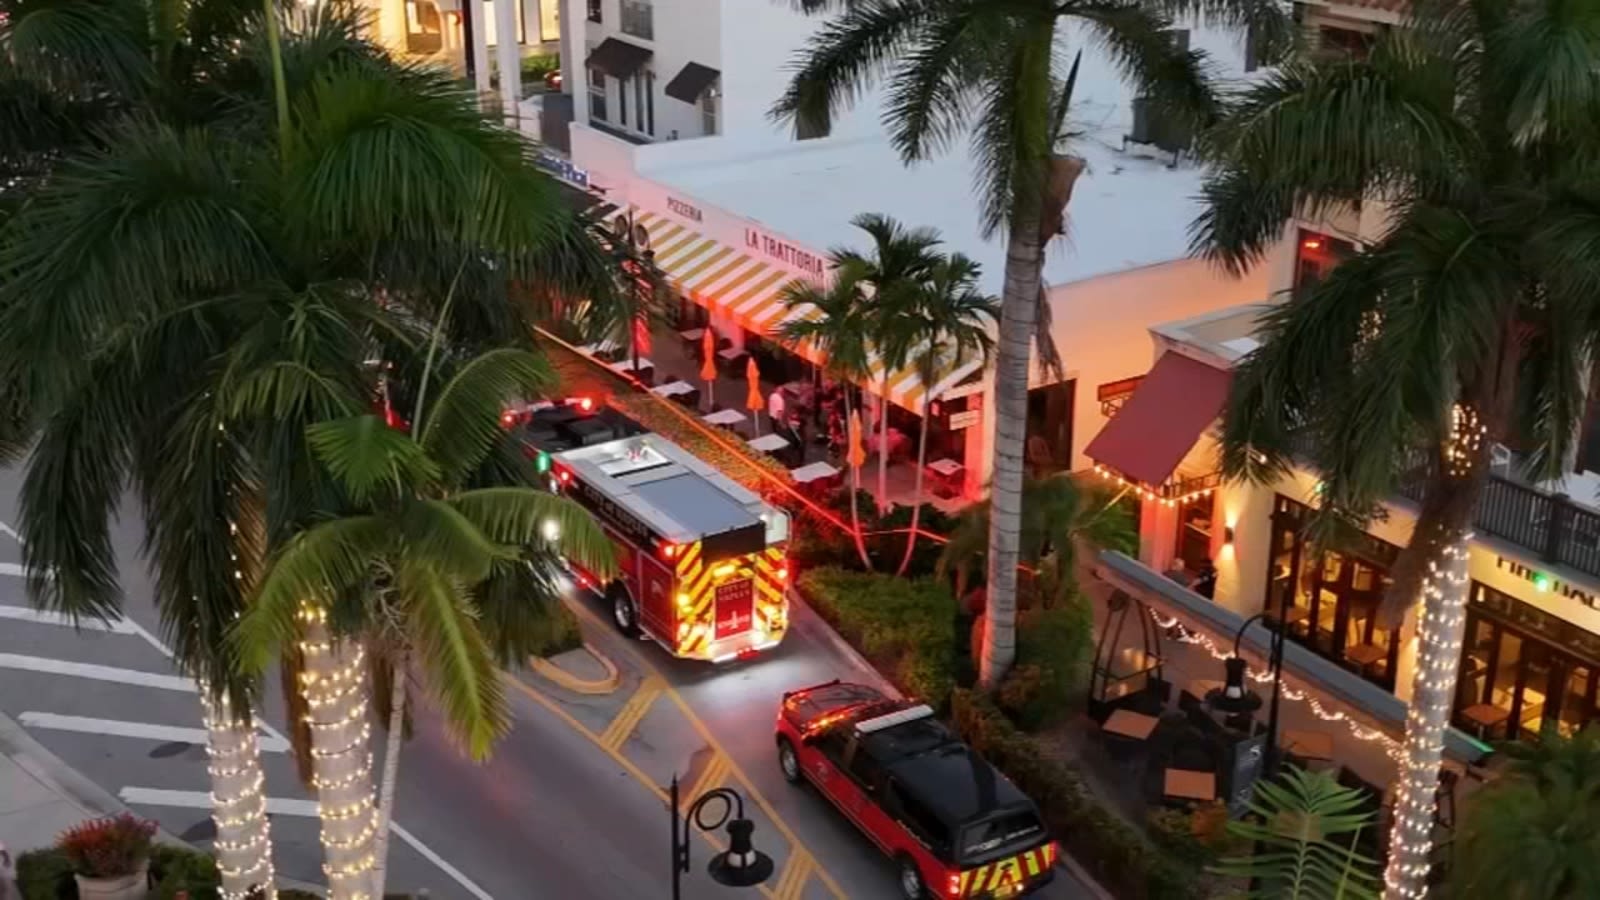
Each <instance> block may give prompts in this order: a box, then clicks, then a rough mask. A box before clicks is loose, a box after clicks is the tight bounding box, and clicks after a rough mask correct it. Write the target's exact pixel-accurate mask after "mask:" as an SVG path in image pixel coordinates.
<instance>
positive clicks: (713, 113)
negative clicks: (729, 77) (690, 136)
mask: <svg viewBox="0 0 1600 900" xmlns="http://www.w3.org/2000/svg"><path fill="white" fill-rule="evenodd" d="M720 93H721V92H720V91H718V90H717V89H716V87H715V86H713V87H709V88H707V89H706V92H705V93H704V94H701V95H700V128H701V130H702V131H703V132H705V133H706V134H708V135H711V134H716V133H717V99H718V95H719V94H720Z"/></svg>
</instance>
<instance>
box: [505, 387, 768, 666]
mask: <svg viewBox="0 0 1600 900" xmlns="http://www.w3.org/2000/svg"><path fill="white" fill-rule="evenodd" d="M507 424H508V425H513V426H514V427H518V428H520V429H522V435H523V438H524V440H525V442H526V443H527V445H528V446H529V447H530V452H532V453H533V455H534V456H535V458H536V459H537V460H538V465H539V468H540V469H541V470H542V471H544V472H545V473H546V474H547V475H548V477H549V484H550V487H551V489H552V490H554V491H558V492H560V493H562V494H564V495H566V496H568V497H571V498H573V499H574V500H576V501H577V502H578V503H580V504H582V505H583V506H584V507H585V508H586V509H588V510H589V511H590V512H591V513H593V514H594V517H595V518H596V519H597V520H598V521H599V522H600V525H601V527H603V528H604V529H605V531H606V533H607V534H608V535H610V536H611V539H612V542H613V544H614V545H615V546H616V551H617V563H618V567H619V569H620V570H621V575H620V576H619V577H617V578H615V579H612V580H611V581H608V582H601V581H600V580H599V579H597V578H595V577H594V576H593V575H592V574H590V573H588V572H584V571H581V570H579V569H577V568H576V567H574V571H575V574H576V575H577V577H578V580H579V582H580V583H581V584H582V585H583V586H584V587H588V588H593V589H594V590H596V591H597V592H599V593H601V594H603V595H604V596H605V598H606V600H607V602H608V603H609V604H610V606H611V610H612V618H613V619H614V620H615V622H616V625H617V627H618V628H619V629H621V630H622V631H623V632H624V633H626V634H629V635H638V636H644V637H648V638H650V639H653V640H655V641H656V642H658V643H660V644H661V645H662V646H663V647H666V648H667V650H668V651H669V652H670V653H672V654H673V655H675V656H680V657H684V658H687V659H704V660H710V661H712V662H726V661H728V660H732V659H738V658H741V657H748V656H752V655H755V654H757V653H760V652H761V651H763V650H766V649H769V648H771V647H775V646H777V644H778V642H779V641H781V640H782V639H783V635H784V632H786V631H787V630H788V628H789V607H788V600H787V597H786V593H787V587H788V580H789V565H788V559H787V557H786V550H785V548H786V546H787V544H788V540H789V517H788V515H787V514H785V513H784V512H783V511H782V510H780V509H777V508H775V507H773V506H770V505H768V504H767V503H765V502H763V501H762V499H761V498H760V497H759V496H757V495H756V494H755V493H753V492H751V491H749V490H747V489H746V488H745V487H743V486H742V485H740V484H739V483H738V482H735V481H733V480H732V479H730V478H728V477H727V476H725V475H723V474H722V473H721V472H718V471H717V470H715V469H713V468H711V467H710V466H709V465H706V464H705V463H704V462H701V461H700V460H699V459H697V458H696V457H694V456H693V455H691V454H690V453H689V452H687V451H686V450H684V449H683V448H681V447H679V446H677V445H676V444H674V443H672V442H671V441H668V440H666V439H665V438H663V437H661V436H660V435H658V434H654V433H651V432H649V431H646V430H645V429H644V428H642V427H640V426H639V425H638V424H637V423H635V422H633V421H632V420H630V419H628V418H626V417H625V416H623V415H622V414H621V413H618V412H617V411H616V410H613V409H610V408H607V407H603V406H598V405H597V404H594V403H592V402H590V401H588V400H586V399H574V400H569V401H566V402H563V403H556V404H548V403H546V404H536V405H535V406H533V407H529V408H528V409H525V410H519V411H515V412H512V413H508V420H507Z"/></svg>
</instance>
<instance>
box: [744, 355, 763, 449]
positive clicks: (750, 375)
mask: <svg viewBox="0 0 1600 900" xmlns="http://www.w3.org/2000/svg"><path fill="white" fill-rule="evenodd" d="M744 377H745V380H746V381H748V382H749V383H750V389H749V391H748V392H746V393H745V396H744V408H745V409H748V410H750V419H751V421H753V422H755V429H756V434H758V435H759V434H760V433H761V407H763V406H765V405H766V401H765V400H763V399H762V397H761V370H760V369H759V368H757V367H756V361H755V359H754V358H753V357H750V358H746V360H745V363H744Z"/></svg>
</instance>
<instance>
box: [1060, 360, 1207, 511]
mask: <svg viewBox="0 0 1600 900" xmlns="http://www.w3.org/2000/svg"><path fill="white" fill-rule="evenodd" d="M1232 380H1233V375H1232V373H1230V372H1225V371H1223V370H1221V369H1217V368H1213V367H1212V366H1208V365H1206V364H1205V363H1203V362H1200V361H1199V360H1196V359H1190V358H1189V357H1187V356H1182V355H1180V354H1177V353H1173V352H1171V351H1168V352H1167V353H1164V354H1162V356H1161V358H1160V359H1158V360H1156V364H1155V366H1153V367H1152V368H1151V369H1150V374H1149V375H1146V376H1145V379H1144V381H1143V382H1142V383H1141V384H1140V385H1139V387H1138V389H1137V390H1135V391H1134V392H1133V396H1131V397H1129V398H1128V401H1127V402H1126V403H1124V404H1123V405H1122V409H1121V410H1120V411H1118V412H1117V414H1116V415H1115V416H1113V417H1112V418H1111V421H1109V422H1107V423H1106V427H1104V428H1102V429H1100V433H1099V434H1097V435H1095V436H1094V440H1092V441H1090V442H1089V446H1088V448H1086V449H1085V450H1084V453H1085V454H1087V455H1088V457H1089V458H1090V459H1092V460H1094V461H1095V462H1097V463H1100V464H1102V465H1106V466H1110V467H1111V468H1113V469H1116V470H1117V471H1118V472H1120V473H1122V475H1123V477H1125V478H1128V479H1129V480H1132V481H1138V482H1143V483H1144V484H1147V485H1150V486H1152V487H1154V486H1156V485H1159V484H1161V483H1162V482H1164V481H1166V480H1167V478H1168V477H1169V476H1171V475H1172V472H1173V470H1174V469H1176V468H1178V463H1181V462H1183V458H1184V456H1186V455H1187V454H1188V453H1189V450H1190V449H1192V448H1193V447H1194V442H1195V441H1196V440H1198V439H1199V438H1200V435H1201V433H1202V432H1204V431H1205V430H1206V428H1207V427H1208V426H1209V425H1210V424H1211V423H1212V422H1214V421H1216V418H1217V416H1218V415H1219V414H1221V412H1222V406H1223V404H1224V403H1226V402H1227V400H1228V385H1229V384H1230V383H1231V382H1232Z"/></svg>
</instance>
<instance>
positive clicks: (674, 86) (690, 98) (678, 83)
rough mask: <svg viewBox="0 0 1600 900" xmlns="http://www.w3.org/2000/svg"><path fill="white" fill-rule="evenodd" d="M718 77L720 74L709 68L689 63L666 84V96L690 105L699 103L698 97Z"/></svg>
mask: <svg viewBox="0 0 1600 900" xmlns="http://www.w3.org/2000/svg"><path fill="white" fill-rule="evenodd" d="M720 77H722V73H721V72H718V71H717V70H716V69H713V68H711V67H710V66H702V65H700V64H699V63H697V62H692V63H689V64H688V65H686V66H684V67H683V68H682V69H680V70H679V71H678V74H676V75H674V76H672V80H671V81H669V82H667V96H668V97H671V98H672V99H674V100H682V101H683V102H685V103H688V104H690V105H693V104H696V103H699V102H700V95H701V94H704V93H705V92H706V88H709V87H711V85H712V84H713V83H715V82H716V80H717V79H718V78H720Z"/></svg>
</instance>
